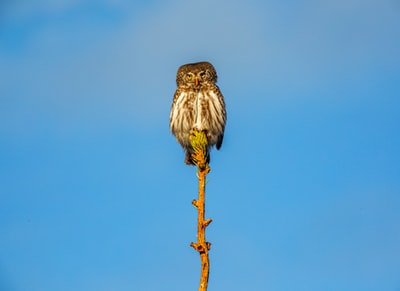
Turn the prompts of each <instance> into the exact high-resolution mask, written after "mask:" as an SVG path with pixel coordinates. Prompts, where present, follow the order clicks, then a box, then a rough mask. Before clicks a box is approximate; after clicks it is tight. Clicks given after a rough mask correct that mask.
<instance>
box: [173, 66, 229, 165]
mask: <svg viewBox="0 0 400 291" xmlns="http://www.w3.org/2000/svg"><path fill="white" fill-rule="evenodd" d="M216 82H217V72H216V71H215V69H214V67H213V65H212V64H210V63H209V62H199V63H193V64H186V65H183V66H181V67H179V69H178V73H177V75H176V84H177V86H178V88H177V89H176V91H175V95H174V100H173V102H172V108H171V113H170V118H169V126H170V129H171V132H172V134H174V135H175V137H176V140H177V141H178V142H179V143H180V144H181V145H182V147H183V149H184V150H185V152H186V157H185V163H186V164H188V165H194V161H193V160H192V153H193V149H192V146H191V144H190V139H189V136H190V134H191V132H192V130H198V131H205V132H206V135H207V140H208V149H207V162H209V160H210V156H209V150H210V148H211V147H212V146H214V145H215V147H216V148H217V150H218V149H220V148H221V145H222V140H223V138H224V130H225V123H226V110H225V101H224V97H223V96H222V94H221V91H220V90H219V88H218V86H217V85H216Z"/></svg>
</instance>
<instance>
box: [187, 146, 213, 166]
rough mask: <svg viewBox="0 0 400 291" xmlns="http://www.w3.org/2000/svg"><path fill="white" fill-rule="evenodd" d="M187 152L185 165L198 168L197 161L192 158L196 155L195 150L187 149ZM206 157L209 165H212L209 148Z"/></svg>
mask: <svg viewBox="0 0 400 291" xmlns="http://www.w3.org/2000/svg"><path fill="white" fill-rule="evenodd" d="M185 152H186V156H185V164H186V165H189V166H196V163H195V161H194V160H193V157H192V154H193V153H194V152H193V149H192V148H187V149H185ZM206 156H207V159H206V161H207V164H209V163H210V149H208V148H207V153H206Z"/></svg>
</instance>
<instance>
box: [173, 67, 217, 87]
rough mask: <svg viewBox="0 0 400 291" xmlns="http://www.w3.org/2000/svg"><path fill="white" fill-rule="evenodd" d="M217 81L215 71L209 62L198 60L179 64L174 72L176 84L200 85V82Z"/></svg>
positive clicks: (213, 82)
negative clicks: (197, 61)
mask: <svg viewBox="0 0 400 291" xmlns="http://www.w3.org/2000/svg"><path fill="white" fill-rule="evenodd" d="M216 82H217V72H216V71H215V69H214V67H213V65H211V64H210V63H209V62H199V63H193V64H186V65H183V66H180V67H179V69H178V73H177V74H176V84H177V85H178V87H179V86H182V85H186V86H190V87H200V86H201V85H202V84H206V83H212V84H215V83H216Z"/></svg>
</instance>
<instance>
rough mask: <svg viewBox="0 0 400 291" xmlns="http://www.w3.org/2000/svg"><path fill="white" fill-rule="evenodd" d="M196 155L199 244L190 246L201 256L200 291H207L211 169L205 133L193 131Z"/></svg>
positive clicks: (194, 158) (192, 138)
mask: <svg viewBox="0 0 400 291" xmlns="http://www.w3.org/2000/svg"><path fill="white" fill-rule="evenodd" d="M190 142H191V144H192V147H193V150H194V153H193V154H192V158H193V161H194V162H195V164H196V166H197V177H198V179H199V197H198V199H197V200H193V201H192V204H193V205H194V206H195V207H196V208H197V212H198V215H197V242H196V243H194V242H192V243H191V244H190V246H191V247H193V248H194V249H195V250H196V251H198V252H199V254H200V260H201V275H200V287H199V291H207V286H208V276H209V273H210V260H209V257H208V251H209V250H210V248H211V243H209V242H207V241H206V227H207V226H208V225H209V224H210V223H211V221H212V219H211V218H210V219H207V220H205V219H204V217H205V188H206V176H207V174H208V173H209V172H210V167H209V166H208V164H207V155H208V153H207V150H208V141H207V136H206V134H205V132H204V131H193V132H192V134H191V135H190Z"/></svg>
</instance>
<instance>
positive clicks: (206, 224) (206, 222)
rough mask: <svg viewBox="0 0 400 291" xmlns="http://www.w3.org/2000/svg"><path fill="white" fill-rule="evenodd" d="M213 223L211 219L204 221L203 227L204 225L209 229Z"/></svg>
mask: <svg viewBox="0 0 400 291" xmlns="http://www.w3.org/2000/svg"><path fill="white" fill-rule="evenodd" d="M211 222H212V219H211V218H209V219H207V220H204V222H203V225H204V226H205V227H207V226H208V225H209V224H210V223H211Z"/></svg>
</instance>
